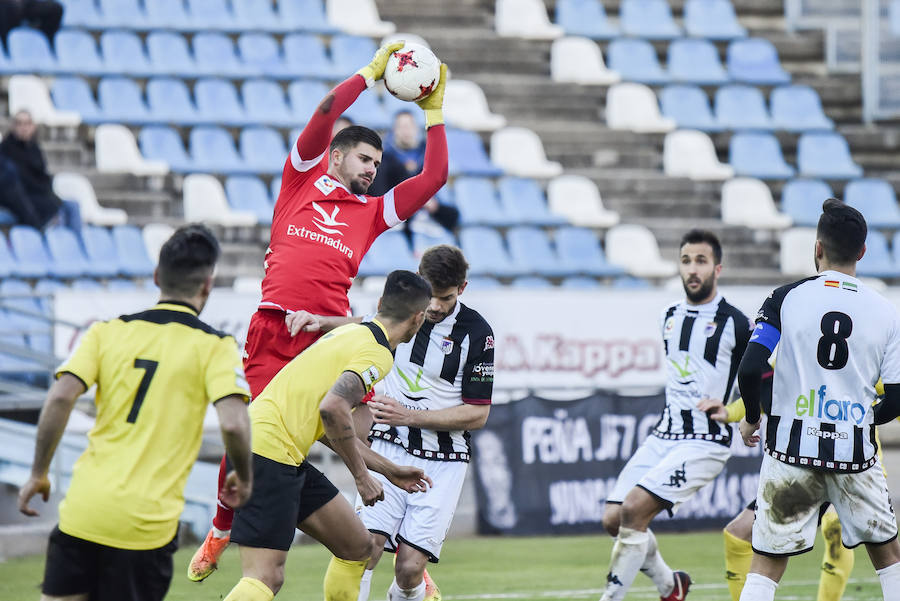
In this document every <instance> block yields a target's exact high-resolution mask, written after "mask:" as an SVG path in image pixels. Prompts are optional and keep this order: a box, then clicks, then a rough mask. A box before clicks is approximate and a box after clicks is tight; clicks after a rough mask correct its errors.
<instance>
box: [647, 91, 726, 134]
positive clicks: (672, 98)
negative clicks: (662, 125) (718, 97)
mask: <svg viewBox="0 0 900 601" xmlns="http://www.w3.org/2000/svg"><path fill="white" fill-rule="evenodd" d="M659 101H660V105H661V106H662V114H663V116H665V117H668V118H670V119H674V120H675V123H677V124H678V127H679V128H682V129H699V130H700V131H706V132H717V131H721V130H722V126H721V125H720V124H719V122H718V121H716V118H715V117H714V116H713V113H712V110H711V109H710V108H709V98H707V96H706V93H705V92H704V91H703V90H701V89H700V88H698V87H697V86H688V85H677V86H666V87H665V88H663V90H662V92H660V95H659Z"/></svg>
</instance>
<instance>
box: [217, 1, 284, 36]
mask: <svg viewBox="0 0 900 601" xmlns="http://www.w3.org/2000/svg"><path fill="white" fill-rule="evenodd" d="M279 4H282V3H281V2H279ZM284 4H290V2H285V3H284ZM231 8H232V9H233V10H234V16H235V18H236V19H237V21H238V23H240V24H241V28H242V29H243V30H245V31H249V30H255V31H270V32H275V33H284V32H286V31H290V28H289V27H287V25H286V24H285V23H284V22H283V21H281V20H280V19H279V18H278V15H276V14H275V11H274V10H273V9H272V2H271V0H231Z"/></svg>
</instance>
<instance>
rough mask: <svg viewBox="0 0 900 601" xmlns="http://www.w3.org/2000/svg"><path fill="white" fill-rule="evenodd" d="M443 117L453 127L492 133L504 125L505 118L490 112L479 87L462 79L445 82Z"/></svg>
mask: <svg viewBox="0 0 900 601" xmlns="http://www.w3.org/2000/svg"><path fill="white" fill-rule="evenodd" d="M444 117H445V118H446V119H447V123H449V124H450V125H452V126H454V127H459V128H461V129H468V130H473V131H494V130H496V129H499V128H501V127H503V126H504V125H506V117H504V116H503V115H497V114H494V113H492V112H491V109H490V108H489V107H488V102H487V98H485V96H484V92H483V91H482V89H481V86H479V85H478V84H477V83H475V82H474V81H466V80H464V79H451V80H450V81H448V82H447V89H446V90H444Z"/></svg>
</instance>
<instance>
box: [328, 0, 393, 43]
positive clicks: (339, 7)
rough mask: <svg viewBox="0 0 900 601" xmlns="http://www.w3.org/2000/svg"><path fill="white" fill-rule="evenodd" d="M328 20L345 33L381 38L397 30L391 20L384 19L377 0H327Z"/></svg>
mask: <svg viewBox="0 0 900 601" xmlns="http://www.w3.org/2000/svg"><path fill="white" fill-rule="evenodd" d="M325 14H326V16H327V18H328V22H329V23H331V24H332V25H334V26H335V27H338V28H340V29H341V30H342V31H343V32H344V33H350V34H354V35H364V36H369V37H373V38H381V37H384V36H386V35H391V34H392V33H394V32H395V31H397V26H396V25H394V24H393V23H391V22H390V21H382V20H381V17H380V16H379V15H378V7H377V6H375V0H326V2H325Z"/></svg>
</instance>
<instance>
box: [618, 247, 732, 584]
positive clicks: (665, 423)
mask: <svg viewBox="0 0 900 601" xmlns="http://www.w3.org/2000/svg"><path fill="white" fill-rule="evenodd" d="M679 261H680V267H679V270H680V274H681V280H682V284H683V285H684V292H685V297H686V298H685V299H684V300H683V301H681V302H678V303H675V304H673V305H671V306H669V307H667V308H666V310H665V311H664V313H663V317H662V323H661V330H662V338H663V346H664V349H665V361H666V368H667V379H666V406H665V409H664V410H663V414H662V416H661V417H660V420H659V422H658V423H657V424H656V427H655V428H654V429H653V431H652V432H651V433H650V436H648V437H647V439H646V440H645V441H644V442H643V443H642V444H641V446H640V447H639V448H638V449H637V451H635V453H634V455H632V457H631V459H630V460H629V461H628V463H627V464H626V465H625V467H624V468H623V469H622V472H621V473H620V474H619V478H618V480H617V481H616V485H615V487H614V488H613V490H612V492H611V493H610V495H609V498H608V499H607V501H606V511H605V513H604V515H603V525H604V527H605V528H606V530H607V532H609V533H610V535H612V536H615V537H616V544H615V547H614V548H613V552H612V559H611V562H610V567H609V574H608V575H607V577H606V580H607V585H606V591H605V592H604V594H603V597H602V601H620V600H621V599H623V598H624V597H625V594H626V593H627V591H628V588H629V587H630V586H631V583H632V582H633V581H634V578H635V576H636V575H637V573H638V571H641V572H644V573H645V574H647V576H649V577H650V578H651V579H652V580H653V583H654V584H655V585H656V587H657V589H658V590H659V593H660V596H661V598H662V599H663V600H664V601H682V600H683V599H684V597H685V595H686V594H687V591H688V588H689V586H690V584H691V579H690V577H689V576H688V575H687V574H686V573H685V572H673V570H672V569H671V568H670V567H669V566H668V565H666V562H665V561H664V560H663V559H662V556H661V555H660V554H659V551H658V548H657V545H656V538H655V537H654V536H653V533H652V532H651V531H650V529H649V527H648V526H649V524H650V522H651V520H652V519H653V518H654V517H655V516H656V515H657V514H658V513H659V512H660V511H663V510H668V511H669V512H670V513H673V512H674V511H675V510H677V508H678V506H679V505H681V504H682V503H683V502H685V501H686V500H688V499H689V498H690V497H691V496H692V495H693V494H694V493H696V492H697V491H698V490H699V489H700V488H702V487H703V486H705V485H706V484H708V483H709V482H711V481H712V480H714V479H715V478H716V476H718V475H719V473H720V472H721V471H722V468H723V467H724V466H725V462H726V461H727V460H728V457H729V456H730V454H731V453H730V449H729V447H730V444H731V429H730V426H728V425H725V424H719V423H717V422H716V421H715V420H713V419H711V418H710V417H709V416H708V415H707V414H706V413H705V412H703V411H701V410H700V409H699V408H698V407H697V405H698V404H699V403H700V402H701V401H703V400H708V399H718V400H720V401H724V400H727V399H728V397H729V395H730V394H731V388H732V385H733V384H734V380H735V376H736V374H737V368H738V364H739V363H740V360H741V355H742V354H743V352H744V349H745V348H746V346H747V340H748V339H749V338H750V322H749V320H748V319H747V317H746V316H745V315H744V314H743V313H741V312H740V311H739V310H738V309H736V308H734V307H733V306H732V305H730V304H728V302H727V301H726V300H725V299H724V298H723V297H722V295H721V294H719V292H718V285H717V284H718V278H719V274H720V273H721V271H722V246H721V244H720V242H719V239H718V238H717V237H716V235H715V234H713V233H712V232H708V231H704V230H691V231H690V232H688V233H687V234H685V235H684V237H683V238H682V240H681V246H680V258H679Z"/></svg>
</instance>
